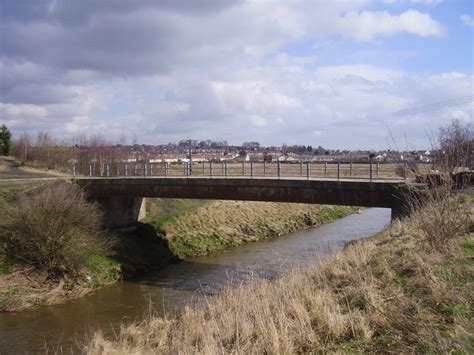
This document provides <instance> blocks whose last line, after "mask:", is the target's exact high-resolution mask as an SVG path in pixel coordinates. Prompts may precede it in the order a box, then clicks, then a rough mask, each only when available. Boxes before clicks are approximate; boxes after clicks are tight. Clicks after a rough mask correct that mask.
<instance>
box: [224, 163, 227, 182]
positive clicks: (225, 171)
mask: <svg viewBox="0 0 474 355" xmlns="http://www.w3.org/2000/svg"><path fill="white" fill-rule="evenodd" d="M224 176H225V177H226V178H227V162H226V161H225V162H224Z"/></svg>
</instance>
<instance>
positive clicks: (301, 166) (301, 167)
mask: <svg viewBox="0 0 474 355" xmlns="http://www.w3.org/2000/svg"><path fill="white" fill-rule="evenodd" d="M300 176H303V161H300Z"/></svg>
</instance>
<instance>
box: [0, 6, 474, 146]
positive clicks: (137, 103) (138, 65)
mask: <svg viewBox="0 0 474 355" xmlns="http://www.w3.org/2000/svg"><path fill="white" fill-rule="evenodd" d="M473 31H474V13H473V1H471V0H341V1H338V0H300V1H298V0H253V1H251V0H229V1H226V0H188V1H184V0H183V1H179V0H134V1H129V0H81V1H78V0H0V124H6V125H7V126H8V127H9V128H10V129H11V131H12V132H13V135H14V136H15V135H19V134H21V133H22V132H28V133H29V134H32V135H35V134H37V133H38V132H41V131H43V132H50V133H51V134H52V135H53V136H55V137H57V138H59V139H69V140H71V139H73V137H77V136H78V135H96V134H100V135H102V136H104V137H105V138H107V139H109V140H110V141H112V142H119V141H122V142H123V141H124V140H125V142H127V143H132V142H135V141H136V142H138V143H145V144H163V143H167V142H175V141H179V140H181V139H189V138H192V139H199V140H204V139H213V140H227V141H228V142H229V143H230V144H241V143H242V142H245V141H258V142H260V143H261V144H263V145H276V146H280V145H282V144H291V145H293V144H305V145H312V146H319V145H321V146H323V147H326V148H333V149H336V148H337V149H399V150H401V149H427V148H429V147H430V140H431V138H432V137H433V135H436V134H437V132H438V129H439V127H441V126H445V125H447V124H448V123H449V122H450V120H451V119H459V120H462V121H464V122H473V120H474V103H473V96H474V76H473V65H474V64H473V59H474V58H473V47H474V46H473V43H474V35H473Z"/></svg>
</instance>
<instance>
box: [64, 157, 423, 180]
mask: <svg viewBox="0 0 474 355" xmlns="http://www.w3.org/2000/svg"><path fill="white" fill-rule="evenodd" d="M423 169H425V170H423ZM427 170H429V165H428V164H423V163H416V164H407V163H406V162H405V163H399V164H396V163H367V162H362V163H360V162H352V163H346V162H344V163H340V162H301V163H293V162H292V163H290V162H271V163H267V162H239V163H236V162H199V163H197V162H196V163H150V162H137V163H127V162H110V163H103V164H98V163H89V164H83V165H82V166H81V167H80V168H78V167H77V166H76V165H72V166H71V173H72V174H73V175H74V176H77V175H79V176H88V177H152V176H153V177H188V178H190V177H206V178H227V177H228V178H231V177H240V178H244V177H245V178H302V179H338V180H340V179H358V180H369V181H372V180H407V179H411V178H414V177H415V175H416V174H418V173H420V172H422V171H427Z"/></svg>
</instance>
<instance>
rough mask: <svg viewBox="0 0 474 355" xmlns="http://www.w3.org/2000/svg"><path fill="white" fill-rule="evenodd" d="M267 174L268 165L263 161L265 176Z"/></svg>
mask: <svg viewBox="0 0 474 355" xmlns="http://www.w3.org/2000/svg"><path fill="white" fill-rule="evenodd" d="M266 173H267V163H266V162H265V161H263V176H265V174H266Z"/></svg>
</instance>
